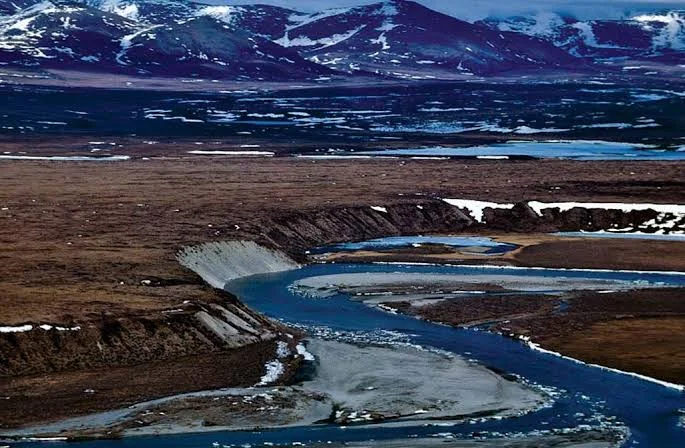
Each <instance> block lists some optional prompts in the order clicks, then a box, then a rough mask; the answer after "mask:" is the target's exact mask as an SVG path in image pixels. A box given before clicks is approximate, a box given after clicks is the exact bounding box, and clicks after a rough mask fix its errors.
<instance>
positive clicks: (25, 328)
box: [0, 324, 81, 333]
mask: <svg viewBox="0 0 685 448" xmlns="http://www.w3.org/2000/svg"><path fill="white" fill-rule="evenodd" d="M38 329H40V330H43V331H50V330H56V331H79V330H80V329H81V327H79V326H75V327H60V326H53V325H48V324H41V325H37V326H33V325H30V324H26V325H18V326H14V327H0V333H25V332H27V331H32V330H38Z"/></svg>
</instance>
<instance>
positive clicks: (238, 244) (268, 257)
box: [177, 241, 300, 289]
mask: <svg viewBox="0 0 685 448" xmlns="http://www.w3.org/2000/svg"><path fill="white" fill-rule="evenodd" d="M177 256H178V260H179V262H180V263H181V265H183V266H185V267H186V268H188V269H190V270H191V271H193V272H195V273H196V274H198V275H199V276H200V277H202V279H203V280H204V281H205V282H207V283H208V284H209V285H211V286H213V287H215V288H219V289H221V288H223V287H224V285H225V284H226V283H227V282H229V281H231V280H235V279H238V278H241V277H248V276H250V275H255V274H266V273H268V272H281V271H287V270H290V269H297V268H298V267H300V265H299V264H297V263H296V262H295V261H293V260H291V259H290V258H288V257H287V256H286V255H285V254H282V253H281V252H278V251H274V250H269V249H267V248H265V247H262V246H260V245H258V244H256V243H255V242H254V241H221V242H213V243H206V244H202V245H199V246H193V247H184V248H183V249H181V250H180V251H179V253H178V255H177Z"/></svg>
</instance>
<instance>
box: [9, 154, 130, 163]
mask: <svg viewBox="0 0 685 448" xmlns="http://www.w3.org/2000/svg"><path fill="white" fill-rule="evenodd" d="M130 158H131V157H130V156H107V157H91V156H12V155H0V160H49V161H54V162H120V161H124V160H129V159H130Z"/></svg>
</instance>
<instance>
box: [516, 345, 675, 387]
mask: <svg viewBox="0 0 685 448" xmlns="http://www.w3.org/2000/svg"><path fill="white" fill-rule="evenodd" d="M519 339H521V340H522V341H523V342H524V343H525V344H526V345H527V346H528V347H529V348H530V349H531V350H535V351H536V352H540V353H544V354H546V355H551V356H556V357H558V358H562V359H565V360H567V361H571V362H574V363H576V364H582V365H585V366H589V367H593V368H596V369H601V370H605V371H607V372H613V373H618V374H620V375H627V376H632V377H634V378H638V379H641V380H644V381H649V382H651V383H655V384H659V385H661V386H664V387H667V388H669V389H675V390H677V391H679V392H685V385H682V384H675V383H669V382H668V381H662V380H659V379H656V378H652V377H649V376H646V375H640V374H639V373H634V372H626V371H624V370H618V369H614V368H611V367H606V366H601V365H599V364H588V363H586V362H583V361H581V360H579V359H576V358H571V357H570V356H566V355H562V354H561V353H559V352H555V351H552V350H547V349H544V348H542V347H541V346H540V345H539V344H536V343H535V342H532V341H531V340H530V338H529V337H527V336H519Z"/></svg>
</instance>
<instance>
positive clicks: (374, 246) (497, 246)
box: [309, 235, 517, 255]
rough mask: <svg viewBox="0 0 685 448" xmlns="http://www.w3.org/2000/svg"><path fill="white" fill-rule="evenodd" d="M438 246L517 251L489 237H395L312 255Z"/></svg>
mask: <svg viewBox="0 0 685 448" xmlns="http://www.w3.org/2000/svg"><path fill="white" fill-rule="evenodd" d="M425 244H438V245H443V246H449V247H453V248H483V253H485V254H503V253H506V252H509V251H512V250H514V249H516V247H517V246H516V245H514V244H508V243H500V242H498V241H495V240H493V239H492V238H487V237H477V236H431V235H428V236H394V237H388V238H378V239H373V240H366V241H359V242H354V243H341V244H333V245H330V246H321V247H316V248H314V249H312V250H310V251H309V253H310V254H313V255H316V254H324V253H329V252H351V251H358V250H388V249H401V248H406V247H412V246H413V247H416V246H417V245H425Z"/></svg>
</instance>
